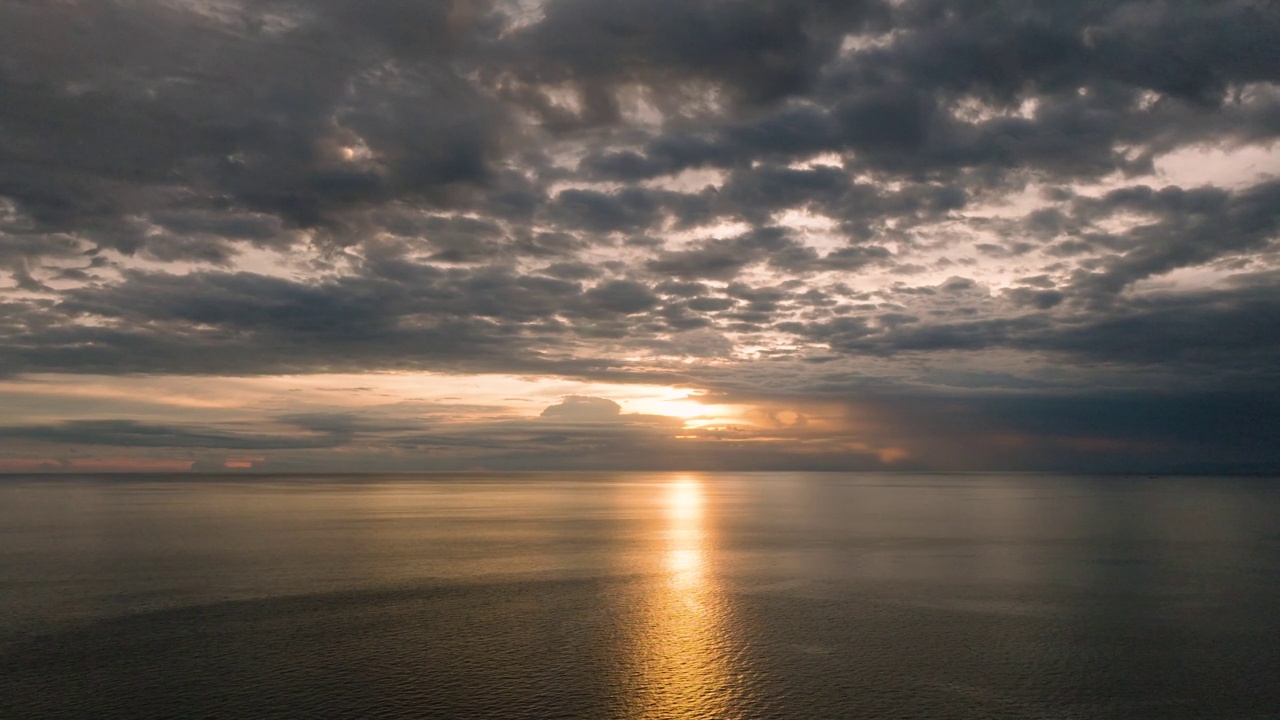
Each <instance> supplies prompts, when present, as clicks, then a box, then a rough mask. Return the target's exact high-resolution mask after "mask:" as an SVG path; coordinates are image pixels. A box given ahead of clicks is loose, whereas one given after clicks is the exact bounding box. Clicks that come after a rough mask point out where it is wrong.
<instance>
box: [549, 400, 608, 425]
mask: <svg viewBox="0 0 1280 720" xmlns="http://www.w3.org/2000/svg"><path fill="white" fill-rule="evenodd" d="M621 413H622V407H621V406H620V405H618V403H616V402H614V401H612V400H608V399H606V398H598V397H586V396H583V395H569V396H568V397H566V398H565V399H564V400H561V401H560V402H558V403H556V404H555V405H551V406H550V407H548V408H547V409H545V410H543V411H542V414H541V416H540V417H544V418H550V419H555V420H569V421H581V422H608V421H610V420H617V419H618V418H619V417H620V415H621Z"/></svg>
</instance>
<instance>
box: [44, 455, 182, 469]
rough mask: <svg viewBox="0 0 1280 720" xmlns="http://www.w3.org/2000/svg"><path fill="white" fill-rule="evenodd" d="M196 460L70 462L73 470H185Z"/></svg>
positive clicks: (119, 459) (118, 459)
mask: <svg viewBox="0 0 1280 720" xmlns="http://www.w3.org/2000/svg"><path fill="white" fill-rule="evenodd" d="M194 464H195V460H169V459H166V458H119V457H117V458H78V459H75V460H71V461H69V462H68V464H67V465H68V467H70V469H72V470H82V471H96V472H185V471H187V470H190V469H191V466H192V465H194Z"/></svg>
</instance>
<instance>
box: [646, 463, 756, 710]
mask: <svg viewBox="0 0 1280 720" xmlns="http://www.w3.org/2000/svg"><path fill="white" fill-rule="evenodd" d="M661 491H662V492H663V494H664V495H663V511H664V512H663V527H662V532H661V533H659V534H658V536H657V543H656V546H655V547H654V551H655V552H657V553H660V554H661V555H660V557H661V569H662V578H661V580H659V581H658V582H657V583H655V584H654V585H653V586H652V589H651V591H650V593H651V594H650V596H649V597H647V598H646V599H645V600H646V617H645V618H644V622H645V628H644V631H643V632H642V633H641V635H640V641H641V647H640V648H639V654H640V656H641V658H640V662H639V663H638V669H639V671H640V673H641V674H642V676H643V677H641V678H639V679H638V680H639V683H638V684H637V687H638V690H639V692H638V697H636V698H635V700H636V702H635V704H634V705H633V706H632V708H631V709H632V712H631V714H630V717H633V718H673V719H678V718H725V717H732V716H733V714H734V713H733V707H732V703H731V699H732V696H733V695H734V692H735V687H734V685H733V682H734V676H735V673H734V671H733V662H732V653H731V651H730V647H729V643H728V642H727V636H726V633H725V626H724V624H725V621H726V618H725V599H724V595H723V592H722V590H721V588H720V587H719V585H718V583H717V582H716V579H715V575H714V573H713V572H712V570H711V568H710V567H709V566H708V564H709V557H708V555H709V552H710V551H711V549H712V547H713V544H714V538H713V536H712V529H711V528H710V526H709V524H708V523H707V522H706V517H705V502H704V500H705V499H704V496H703V491H704V488H703V484H702V482H701V480H700V479H698V478H697V477H696V476H693V475H678V476H676V477H675V478H674V479H673V480H672V481H671V482H670V483H668V484H665V486H664V487H662V490H661Z"/></svg>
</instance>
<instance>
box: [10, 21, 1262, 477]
mask: <svg viewBox="0 0 1280 720" xmlns="http://www.w3.org/2000/svg"><path fill="white" fill-rule="evenodd" d="M1278 138H1280V6H1278V5H1277V4H1276V3H1275V2H1268V1H1267V0H1258V1H1235V0H1224V1H1222V2H1174V1H1173V0H1169V1H1167V2H1161V1H1152V2H1124V1H1118V0H1117V1H1111V0H1109V1H1107V2H1084V1H1082V0H1045V1H1043V2H1037V1H1031V0H1027V1H1025V2H993V1H991V0H945V1H944V0H799V1H795V2H784V1H781V0H779V1H776V2H771V1H769V0H547V1H546V2H542V1H539V0H498V1H495V2H488V3H487V2H483V1H482V0H440V1H435V0H379V1H378V2H369V1H368V0H305V1H304V0H5V1H4V2H2V3H0V471H26V470H39V469H47V470H132V469H155V470H185V469H194V470H221V471H229V470H237V471H244V470H250V471H252V470H268V471H270V470H275V471H295V470H332V471H401V470H430V469H468V468H492V469H520V468H529V469H540V468H566V469H570V468H572V469H588V468H637V469H639V468H643V469H666V468H670V469H720V468H723V469H729V468H733V469H787V468H794V469H851V470H860V469H886V468H887V469H903V470H912V469H944V470H980V469H1005V470H1021V469H1038V470H1082V471H1115V472H1156V471H1176V470H1182V471H1204V472H1217V471H1237V472H1247V471H1274V470H1277V469H1280V442H1277V441H1276V437H1277V435H1280V361H1278V359H1277V358H1280V148H1278V147H1277V146H1276V141H1277V139H1278Z"/></svg>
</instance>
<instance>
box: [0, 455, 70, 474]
mask: <svg viewBox="0 0 1280 720" xmlns="http://www.w3.org/2000/svg"><path fill="white" fill-rule="evenodd" d="M60 467H62V463H60V462H58V461H57V460H51V459H49V458H0V472H28V471H32V470H54V469H57V468H60Z"/></svg>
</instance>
